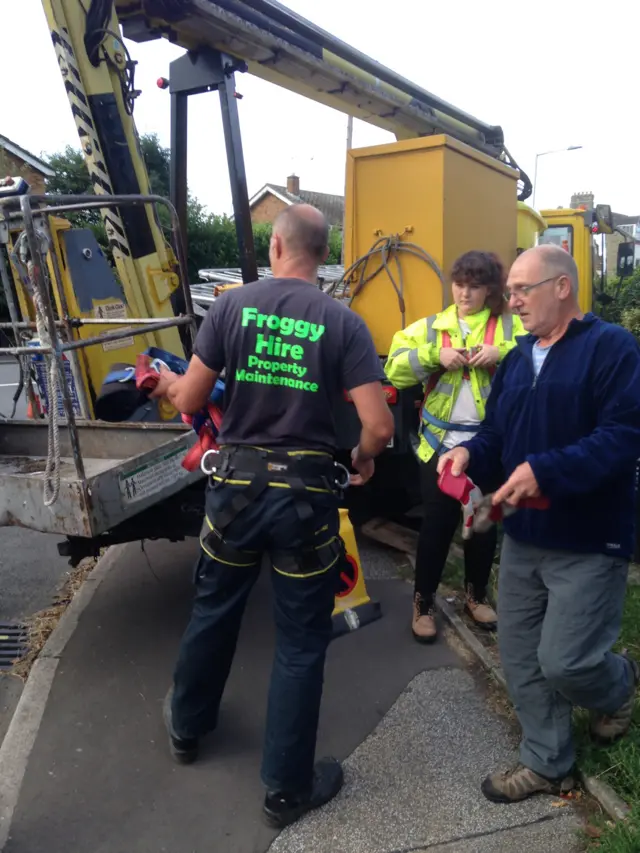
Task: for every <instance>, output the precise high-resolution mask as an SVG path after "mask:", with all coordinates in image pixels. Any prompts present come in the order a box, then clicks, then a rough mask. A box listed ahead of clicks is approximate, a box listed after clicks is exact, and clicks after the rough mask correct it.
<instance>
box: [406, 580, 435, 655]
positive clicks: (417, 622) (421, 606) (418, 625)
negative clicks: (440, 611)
mask: <svg viewBox="0 0 640 853" xmlns="http://www.w3.org/2000/svg"><path fill="white" fill-rule="evenodd" d="M411 630H412V631H413V636H414V638H415V639H416V640H417V641H418V642H419V643H433V642H435V639H436V637H437V634H438V629H437V628H436V609H435V607H434V605H433V602H432V601H425V599H424V598H423V597H422V596H421V595H420V593H419V592H416V594H415V596H414V598H413V621H412V623H411Z"/></svg>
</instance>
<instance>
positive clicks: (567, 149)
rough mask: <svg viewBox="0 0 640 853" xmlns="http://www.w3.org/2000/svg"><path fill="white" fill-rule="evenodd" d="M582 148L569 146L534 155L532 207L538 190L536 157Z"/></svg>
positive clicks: (534, 204) (580, 146)
mask: <svg viewBox="0 0 640 853" xmlns="http://www.w3.org/2000/svg"><path fill="white" fill-rule="evenodd" d="M579 148H582V145H570V146H569V147H568V148H555V149H554V150H553V151H541V152H540V153H539V154H536V166H535V169H534V172H533V200H532V207H534V208H535V206H536V190H537V189H538V157H544V156H545V155H546V154H563V153H564V152H565V151H577V150H578V149H579Z"/></svg>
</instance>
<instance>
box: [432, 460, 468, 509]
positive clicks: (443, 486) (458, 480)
mask: <svg viewBox="0 0 640 853" xmlns="http://www.w3.org/2000/svg"><path fill="white" fill-rule="evenodd" d="M452 465H453V462H452V461H451V459H447V461H446V463H445V466H444V468H443V469H442V472H441V474H440V476H439V477H438V486H439V488H440V491H442V492H444V493H445V495H449V497H450V498H453V499H454V500H456V501H460V502H461V503H466V502H467V501H466V499H467V498H468V496H469V492H470V491H471V489H472V488H473V480H470V479H469V477H467V475H466V474H460V475H459V476H458V477H454V475H453V474H452V473H451V466H452Z"/></svg>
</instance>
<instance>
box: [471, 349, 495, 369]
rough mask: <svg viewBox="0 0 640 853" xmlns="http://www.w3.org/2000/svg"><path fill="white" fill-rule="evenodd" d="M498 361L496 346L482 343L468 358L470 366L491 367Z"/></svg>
mask: <svg viewBox="0 0 640 853" xmlns="http://www.w3.org/2000/svg"><path fill="white" fill-rule="evenodd" d="M499 361H500V350H499V349H498V347H494V346H490V345H489V344H483V345H482V346H481V347H480V350H479V351H478V352H477V353H476V354H475V355H474V356H473V358H471V359H470V360H469V365H470V366H471V367H493V365H494V364H497V363H498V362H499Z"/></svg>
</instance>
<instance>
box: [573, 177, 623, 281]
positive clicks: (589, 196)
mask: <svg viewBox="0 0 640 853" xmlns="http://www.w3.org/2000/svg"><path fill="white" fill-rule="evenodd" d="M571 207H572V208H573V209H574V210H578V209H580V208H582V209H583V210H592V209H593V208H594V207H595V199H594V195H593V193H592V192H583V193H574V194H573V195H572V196H571ZM613 224H614V226H615V227H616V228H619V229H620V231H623V232H624V233H625V234H627V235H628V238H630V239H635V240H638V239H640V216H626V215H625V214H624V213H614V214H613ZM595 242H596V251H597V259H596V272H597V273H598V274H599V275H601V274H602V254H601V246H602V238H601V237H596V241H595ZM604 242H605V253H606V268H607V278H615V277H616V259H617V257H618V246H619V245H620V243H623V242H626V241H625V238H624V237H623V236H622V234H620V232H619V231H614V233H613V234H605V238H604ZM634 266H635V267H639V266H640V246H638V245H636V247H635V260H634Z"/></svg>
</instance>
